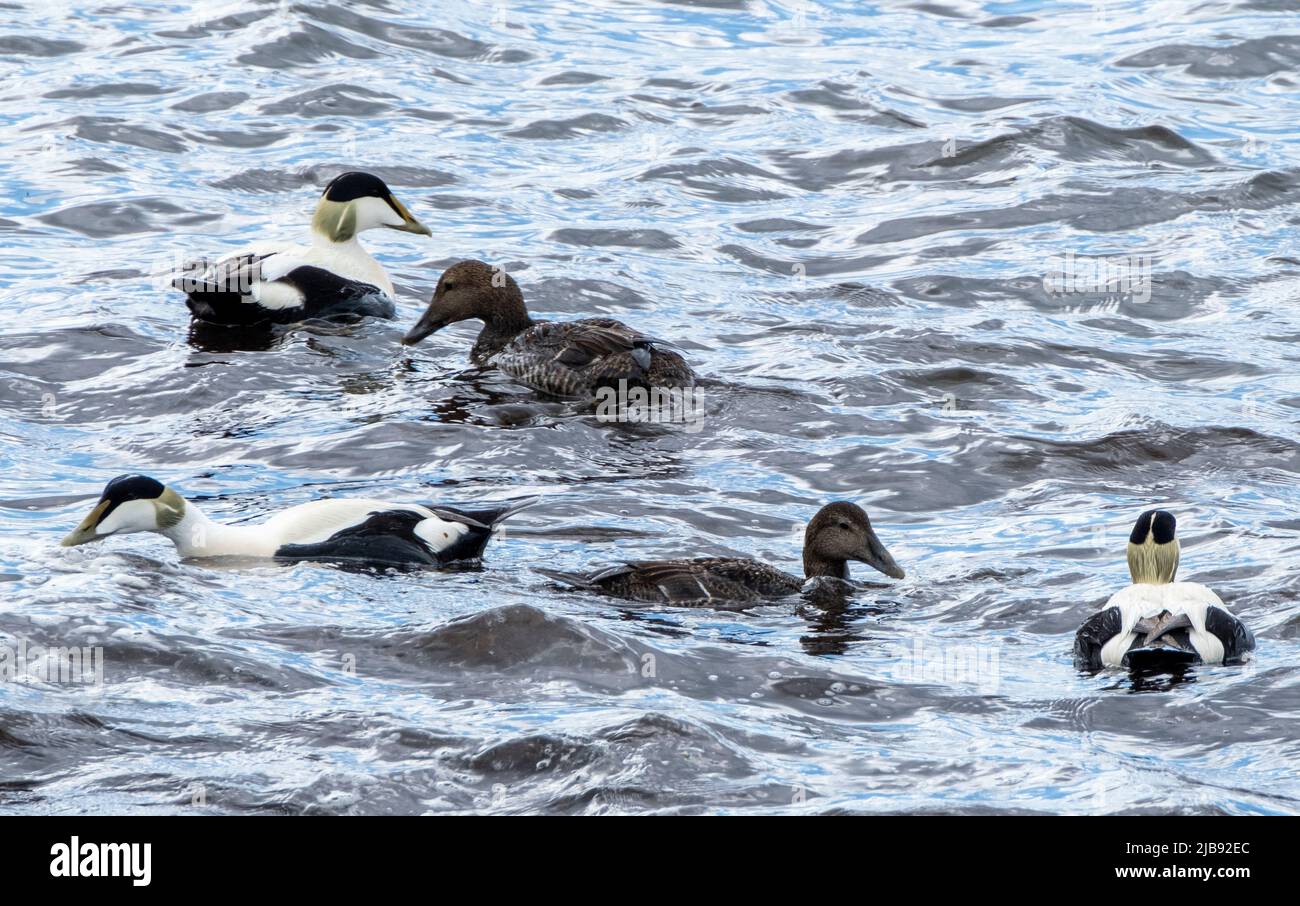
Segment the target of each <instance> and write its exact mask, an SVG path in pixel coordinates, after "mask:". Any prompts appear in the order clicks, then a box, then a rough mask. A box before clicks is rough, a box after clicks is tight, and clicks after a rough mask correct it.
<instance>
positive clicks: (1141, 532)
mask: <svg viewBox="0 0 1300 906" xmlns="http://www.w3.org/2000/svg"><path fill="white" fill-rule="evenodd" d="M1177 527H1178V521H1177V520H1176V519H1174V514H1173V513H1169V512H1166V511H1165V510H1147V511H1146V512H1145V513H1143V514H1142V515H1141V516H1139V517H1138V518H1137V522H1136V523H1134V524H1133V533H1132V534H1131V535H1129V536H1128V540H1129V543H1130V544H1142V543H1144V542H1145V541H1146V540H1147V535H1148V534H1150V535H1151V537H1152V538H1153V540H1154V541H1155V543H1156V544H1168V543H1169V542H1170V541H1173V540H1174V532H1175V530H1176V529H1177Z"/></svg>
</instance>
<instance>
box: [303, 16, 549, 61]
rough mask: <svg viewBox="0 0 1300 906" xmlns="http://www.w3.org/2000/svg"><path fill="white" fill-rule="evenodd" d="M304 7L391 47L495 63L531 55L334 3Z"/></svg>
mask: <svg viewBox="0 0 1300 906" xmlns="http://www.w3.org/2000/svg"><path fill="white" fill-rule="evenodd" d="M305 9H306V10H307V11H308V12H309V13H310V15H311V16H312V18H314V19H315V20H316V21H318V22H321V23H324V24H327V25H335V26H339V27H341V28H346V29H347V30H349V31H353V32H357V33H359V34H363V35H366V36H367V37H369V38H373V39H375V40H376V41H377V42H378V43H380V44H383V45H387V46H391V47H405V48H410V49H412V50H419V51H424V52H427V53H432V54H436V55H437V56H440V57H450V58H453V59H457V60H485V59H489V58H492V57H493V55H494V54H496V55H497V60H498V62H523V61H524V60H527V59H530V58H531V55H530V54H524V53H523V52H521V51H514V52H509V53H504V52H500V51H497V50H495V49H494V48H493V46H492V45H490V44H485V43H483V42H482V41H477V40H474V39H473V38H469V37H466V36H465V35H461V34H458V33H457V32H454V31H449V30H447V29H442V28H425V27H415V26H409V25H401V24H397V23H393V22H386V21H384V20H382V19H377V18H374V17H372V16H364V15H361V14H360V13H357V12H355V11H353V10H350V9H347V8H345V7H343V6H339V5H335V4H327V5H323V6H308V7H305Z"/></svg>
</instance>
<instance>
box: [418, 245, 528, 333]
mask: <svg viewBox="0 0 1300 906" xmlns="http://www.w3.org/2000/svg"><path fill="white" fill-rule="evenodd" d="M471 318H478V319H479V320H481V321H482V322H483V323H484V324H487V325H488V326H489V327H492V328H499V329H501V330H509V329H514V330H519V329H522V328H524V327H527V326H528V323H529V321H528V310H527V309H526V308H525V307H524V295H523V293H521V292H520V291H519V284H517V283H515V280H514V278H513V277H511V276H510V275H509V274H507V273H506V272H505V270H504V269H503V268H500V267H493V266H491V265H489V264H484V263H483V262H482V261H458V262H457V263H455V264H453V265H452V266H451V267H449V268H447V269H446V270H445V271H443V274H442V277H441V278H440V279H439V280H438V286H437V288H436V289H435V290H434V291H433V299H432V300H431V301H430V302H429V308H428V310H426V311H425V313H424V315H423V316H422V317H421V318H420V320H419V321H418V322H417V323H416V325H415V326H414V327H412V328H411V329H410V330H409V331H408V332H407V334H406V336H404V337H402V343H403V344H404V345H406V346H413V345H415V344H416V343H418V342H420V341H421V340H423V339H424V338H425V337H427V336H429V335H430V334H432V333H436V332H438V331H439V330H442V328H444V327H446V326H447V325H448V324H455V323H456V322H457V321H468V320H470V319H471Z"/></svg>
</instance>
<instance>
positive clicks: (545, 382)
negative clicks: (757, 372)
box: [402, 261, 695, 397]
mask: <svg viewBox="0 0 1300 906" xmlns="http://www.w3.org/2000/svg"><path fill="white" fill-rule="evenodd" d="M471 318H478V319H479V320H481V321H482V322H483V330H482V331H481V332H480V333H479V335H478V340H477V342H475V343H474V348H473V350H471V352H470V357H471V358H472V359H473V360H474V362H475V363H478V364H484V365H486V364H492V365H495V366H496V367H497V368H500V369H501V370H502V371H504V372H505V373H506V374H508V375H510V376H511V377H513V378H515V379H516V380H518V381H519V382H521V383H524V384H527V385H528V386H530V387H533V388H535V389H537V390H541V391H542V392H544V393H549V394H552V395H554V396H568V397H584V396H593V395H595V392H596V390H597V388H599V387H606V386H609V387H617V386H618V383H619V381H620V380H625V381H627V386H628V387H646V388H655V387H664V388H667V387H691V386H694V384H695V374H694V372H692V371H691V368H690V366H689V365H687V364H686V362H685V360H684V359H683V358H682V357H681V356H680V355H678V354H677V353H676V352H673V351H672V350H670V349H664V348H662V346H661V341H656V340H655V339H653V338H652V337H648V336H646V335H645V334H642V333H639V332H638V331H635V330H633V329H632V328H630V327H628V326H627V325H626V324H624V323H622V322H621V321H615V320H614V319H612V318H585V319H583V320H581V321H534V320H533V319H532V318H530V317H529V316H528V309H527V308H526V307H525V306H524V296H523V293H522V292H520V290H519V285H518V284H517V283H515V281H514V278H513V277H511V276H510V275H509V274H507V273H506V272H505V271H503V270H501V269H500V268H493V267H491V266H490V265H487V264H484V263H483V262H482V261H461V262H458V263H456V264H453V265H452V266H451V267H449V268H447V270H446V272H444V273H443V275H442V278H441V279H440V280H439V281H438V287H437V289H436V290H435V291H434V294H433V299H432V301H431V302H430V303H429V308H428V310H427V311H426V312H425V313H424V316H423V317H421V318H420V320H419V322H418V323H417V324H416V325H415V326H414V327H412V328H411V330H410V332H409V333H407V335H406V336H405V337H403V338H402V342H403V343H404V344H406V345H408V346H410V345H413V344H415V343H418V342H420V341H421V340H423V339H424V338H425V337H427V336H429V335H430V334H432V333H434V332H435V331H438V330H441V329H442V328H443V327H446V326H447V325H448V324H454V323H456V322H457V321H466V320H469V319H471Z"/></svg>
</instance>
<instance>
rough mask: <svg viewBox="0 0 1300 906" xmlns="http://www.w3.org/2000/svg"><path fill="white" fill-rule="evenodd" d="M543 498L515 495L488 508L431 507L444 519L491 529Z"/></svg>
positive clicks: (472, 526) (473, 526)
mask: <svg viewBox="0 0 1300 906" xmlns="http://www.w3.org/2000/svg"><path fill="white" fill-rule="evenodd" d="M541 499H542V498H541V497H515V498H514V499H512V500H507V501H505V503H504V504H503V505H501V506H496V507H490V508H486V509H473V510H462V509H459V508H457V507H450V506H431V507H429V509H431V510H433V511H434V512H435V513H437V514H438V516H440V517H441V518H443V519H448V518H450V519H454V520H455V521H457V522H463V523H464V524H465V525H468V526H470V527H471V528H480V529H487V530H488V531H491V530H492V529H494V528H496V527H497V526H498V525H500V524H501V523H502V522H504V521H505V520H507V519H509V518H510V517H511V516H513V515H514V514H515V513H518V512H519V511H520V510H522V509H525V508H527V507H530V506H532V505H533V504H535V503H537V501H539V500H541Z"/></svg>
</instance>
